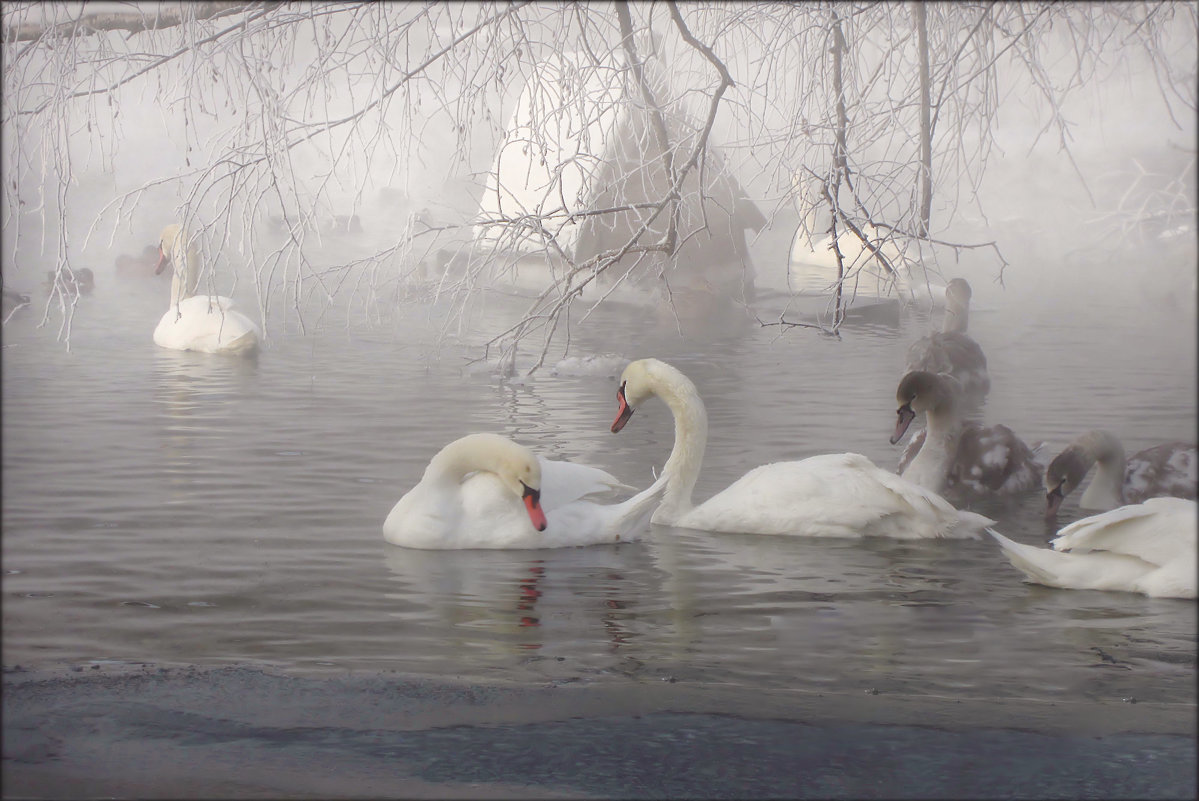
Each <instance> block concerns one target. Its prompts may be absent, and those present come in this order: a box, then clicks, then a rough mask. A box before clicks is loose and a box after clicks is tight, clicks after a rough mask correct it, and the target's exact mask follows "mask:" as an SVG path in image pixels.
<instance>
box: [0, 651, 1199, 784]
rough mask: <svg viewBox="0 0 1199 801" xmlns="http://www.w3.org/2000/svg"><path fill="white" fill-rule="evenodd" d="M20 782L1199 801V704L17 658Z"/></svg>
mask: <svg viewBox="0 0 1199 801" xmlns="http://www.w3.org/2000/svg"><path fill="white" fill-rule="evenodd" d="M3 735H4V736H3V749H4V774H3V781H4V784H3V791H4V796H5V797H6V798H18V797H19V798H85V797H87V798H93V797H114V796H115V797H159V798H180V797H189V798H212V797H223V798H234V797H250V798H253V797H337V798H364V797H387V796H390V797H420V798H546V797H563V798H569V797H575V798H578V797H601V798H772V797H786V798H1194V797H1195V794H1196V731H1195V707H1194V705H1192V704H1160V703H1131V702H1085V703H1084V702H1063V703H1045V702H1034V701H1026V700H1022V699H992V700H980V699H968V700H940V699H936V698H929V697H927V696H921V697H914V696H902V695H891V694H888V693H885V692H883V693H878V694H873V693H860V694H845V693H811V692H787V691H773V692H763V691H756V690H754V691H750V690H743V689H736V688H724V687H713V686H691V685H690V684H688V683H684V682H676V683H670V682H635V681H631V682H629V683H628V684H627V685H623V686H621V685H614V684H611V683H606V684H604V685H584V684H558V683H553V682H550V683H543V684H539V685H521V684H486V685H483V684H475V683H455V682H452V681H445V680H431V679H427V678H419V677H413V676H406V675H402V674H382V673H372V674H347V675H345V676H341V677H336V678H317V677H311V676H297V675H292V674H282V673H272V672H267V671H263V670H261V669H259V668H256V667H229V668H219V669H210V670H205V669H196V668H189V667H179V668H165V667H156V666H149V665H147V666H142V667H141V668H140V669H131V668H122V669H119V670H116V671H114V670H111V669H109V668H103V669H97V670H95V671H93V670H90V669H89V670H86V671H84V672H83V673H79V672H77V671H75V670H67V669H65V668H64V669H59V670H52V671H51V670H45V671H28V670H24V669H21V668H18V667H6V668H5V676H4V707H3Z"/></svg>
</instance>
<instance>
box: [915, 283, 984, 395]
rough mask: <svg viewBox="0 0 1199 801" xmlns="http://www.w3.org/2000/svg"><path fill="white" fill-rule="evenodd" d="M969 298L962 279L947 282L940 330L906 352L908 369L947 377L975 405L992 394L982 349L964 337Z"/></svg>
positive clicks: (917, 342)
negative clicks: (943, 315) (948, 376)
mask: <svg viewBox="0 0 1199 801" xmlns="http://www.w3.org/2000/svg"><path fill="white" fill-rule="evenodd" d="M972 294H973V293H972V292H971V290H970V284H969V283H967V282H966V281H965V279H962V278H955V279H953V280H952V281H950V282H949V286H948V287H946V289H945V319H944V321H943V322H942V324H941V330H940V331H939V332H934V333H932V334H929V335H928V336H926V337H921V338H920V339H918V340H916V341H915V342H913V343H912V345H911V347H909V348H908V357H907V369H908V371H909V372H910V371H912V370H926V371H928V372H930V373H949V374H950V375H952V376H953V377H954V378H956V379H957V380H958V381H960V382H961V384H962V389H963V391H964V392H965V397H966V400H967V401H968V402H971V403H974V404H977V403H980V402H981V401H982V399H983V397H985V396H986V394H987V393H988V392H989V391H990V390H991V376H990V374H989V373H988V372H987V357H986V356H985V355H984V354H983V349H982V348H980V347H979V346H978V343H977V342H975V341H974V340H973V339H972V338H971V337H970V336H969V335H968V334H967V333H966V329H967V327H968V326H969V324H970V297H971V295H972Z"/></svg>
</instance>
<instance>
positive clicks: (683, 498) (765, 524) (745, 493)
mask: <svg viewBox="0 0 1199 801" xmlns="http://www.w3.org/2000/svg"><path fill="white" fill-rule="evenodd" d="M652 396H657V397H659V398H661V399H662V400H663V401H664V402H665V403H666V405H667V406H668V407H670V410H671V412H672V413H673V415H674V431H675V440H674V448H673V449H672V450H671V452H670V458H668V459H667V460H666V464H665V466H664V467H663V468H662V474H661V477H660V478H659V480H661V479H666V480H667V482H668V488H667V490H666V495H665V496H664V497H663V499H662V504H661V506H659V507H658V511H657V512H655V513H654V517H653V522H655V523H661V524H664V525H672V526H678V527H680V528H693V529H699V530H704V531H732V532H744V533H751V534H796V535H802V536H813V537H861V536H883V537H894V538H898V539H923V538H933V537H970V536H977V534H978V532H979V531H981V530H982V529H984V528H985V527H986V526H988V525H991V524H992V523H993V522H994V521H993V520H989V519H988V518H985V517H983V516H982V515H976V514H973V513H971V512H959V511H958V510H957V509H954V508H953V507H952V506H951V505H950V504H949V503H948V502H946V501H945V500H944V499H943V498H941V497H940V496H939V495H937V494H936V493H933V492H929V491H927V490H925V489H923V488H921V487H918V486H916V485H915V484H913V483H912V482H910V481H907V480H905V479H902V478H900V477H899V476H897V475H895V474H894V473H889V472H887V471H885V470H881V469H880V468H878V467H876V466H875V465H874V464H873V463H872V462H871V461H870V460H869V459H867V458H866V457H864V456H861V455H859V454H856V453H838V454H826V455H822V456H813V457H810V458H807V459H803V460H799V461H790V462H775V463H773V464H767V465H762V466H761V467H757V468H755V469H753V470H751V471H749V472H748V473H746V474H745V475H744V476H742V477H741V478H740V479H738V480H737V481H735V482H734V483H733V484H732V485H730V486H729V487H728V488H727V489H725V490H724V491H723V492H720V493H719V494H717V495H716V496H714V497H712V498H710V499H708V500H707V501H705V502H704V503H702V504H700V505H699V506H693V505H692V502H691V495H692V491H693V490H694V489H695V482H696V479H697V478H698V477H699V471H700V467H701V465H702V463H703V458H704V450H705V448H706V446H707V439H708V415H707V411H706V409H705V408H704V403H703V401H702V400H701V399H700V397H699V392H698V391H697V390H696V388H695V384H693V383H692V382H691V380H690V379H688V378H687V377H686V376H685V375H683V374H682V373H681V372H679V370H677V369H675V368H674V367H672V366H670V365H669V364H666V363H665V362H662V361H658V360H657V359H640V360H638V361H635V362H633V363H631V364H630V365H628V366H627V367H626V368H625V370H624V372H623V373H622V375H621V378H620V388H619V390H618V391H617V402H618V408H617V414H616V419H615V420H614V421H613V423H612V431H613V433H615V432H618V431H620V430H621V429H623V428H624V426H625V424H626V423H628V421H629V419H630V418H631V417H632V415H633V412H634V410H635V409H636V408H637V407H638V406H639V405H640V404H641V403H643V402H644V401H646V400H647V399H648V398H650V397H652Z"/></svg>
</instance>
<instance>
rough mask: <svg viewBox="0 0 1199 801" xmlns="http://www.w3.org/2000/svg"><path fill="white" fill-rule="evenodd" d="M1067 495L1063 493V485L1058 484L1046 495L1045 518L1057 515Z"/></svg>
mask: <svg viewBox="0 0 1199 801" xmlns="http://www.w3.org/2000/svg"><path fill="white" fill-rule="evenodd" d="M1065 498H1066V496H1064V495H1062V485H1061V484H1058V485H1057V486H1056V487H1054V488H1053V489H1051V490H1050V491H1049V492H1048V493H1046V495H1045V519H1046V520H1048V519H1049V518H1051V517H1056V516H1057V510H1058V509H1060V508H1061V507H1062V501H1063V500H1065Z"/></svg>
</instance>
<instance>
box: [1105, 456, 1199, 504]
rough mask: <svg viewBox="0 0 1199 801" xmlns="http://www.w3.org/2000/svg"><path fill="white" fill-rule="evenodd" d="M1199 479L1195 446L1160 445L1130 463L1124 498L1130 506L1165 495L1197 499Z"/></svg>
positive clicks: (1133, 458) (1125, 481) (1132, 459)
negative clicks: (1196, 486)
mask: <svg viewBox="0 0 1199 801" xmlns="http://www.w3.org/2000/svg"><path fill="white" fill-rule="evenodd" d="M1197 478H1199V460H1197V459H1196V452H1195V446H1194V445H1191V444H1188V443H1184V442H1168V443H1165V444H1162V445H1156V446H1154V447H1152V448H1146V449H1145V450H1143V451H1140V452H1138V453H1137V454H1135V455H1134V456H1132V457H1131V458H1130V459H1129V460H1128V464H1127V466H1126V467H1125V471H1124V498H1125V499H1126V500H1127V501H1128V502H1129V503H1139V502H1141V501H1143V500H1145V499H1146V498H1154V497H1161V496H1165V495H1171V496H1173V497H1175V498H1190V499H1194V498H1195V485H1196V479H1197Z"/></svg>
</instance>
